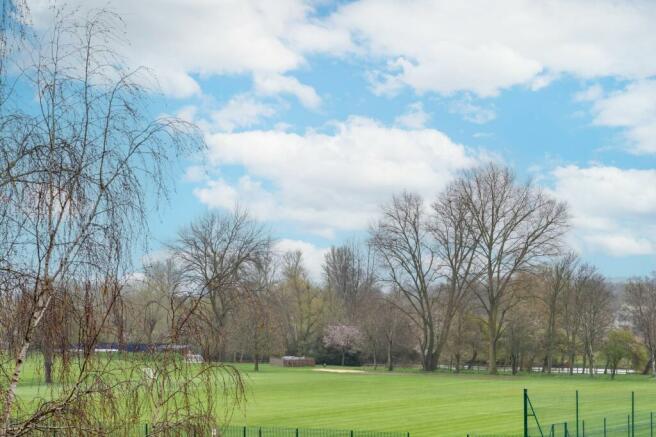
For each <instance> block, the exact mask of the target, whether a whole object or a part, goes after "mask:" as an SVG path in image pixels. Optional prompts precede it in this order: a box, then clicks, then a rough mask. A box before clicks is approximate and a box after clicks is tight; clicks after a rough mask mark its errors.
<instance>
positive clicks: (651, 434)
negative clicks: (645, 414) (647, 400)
mask: <svg viewBox="0 0 656 437" xmlns="http://www.w3.org/2000/svg"><path fill="white" fill-rule="evenodd" d="M649 437H654V412H653V411H650V412H649Z"/></svg>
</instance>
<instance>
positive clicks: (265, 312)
mask: <svg viewBox="0 0 656 437" xmlns="http://www.w3.org/2000/svg"><path fill="white" fill-rule="evenodd" d="M567 230H568V215H567V206H566V205H565V204H562V203H560V202H558V201H556V200H555V199H553V198H551V197H549V196H548V195H547V194H545V193H544V192H543V191H542V190H540V189H539V188H538V187H535V186H534V185H532V184H531V183H520V182H518V181H517V178H516V176H515V175H514V173H513V172H512V171H511V170H510V169H509V168H507V167H503V166H500V165H497V164H486V165H484V166H482V167H479V168H476V169H474V170H470V171H467V172H464V173H463V174H461V175H460V176H459V177H457V178H456V179H455V180H454V181H453V182H452V183H451V184H449V185H448V186H447V187H446V188H445V189H444V190H443V191H441V192H440V193H439V194H438V195H437V196H436V197H435V199H434V200H433V201H432V202H431V203H430V204H427V203H425V202H424V201H423V199H422V198H421V197H420V196H418V195H416V194H413V193H408V192H402V193H400V194H398V195H395V196H393V197H392V198H391V200H390V201H389V202H388V203H386V204H384V205H381V207H380V213H379V216H378V218H377V220H376V221H375V222H374V223H373V224H372V225H371V227H370V229H369V236H368V238H367V239H364V240H362V241H359V242H358V241H355V240H353V241H349V242H346V243H345V244H342V245H339V246H333V247H331V248H330V250H329V251H327V253H326V254H325V257H324V262H323V265H322V276H321V278H312V277H311V276H310V275H309V273H308V270H307V267H306V266H305V265H304V259H303V254H302V252H300V251H292V252H286V253H281V252H279V251H277V250H276V248H275V247H276V246H275V240H274V239H273V238H272V237H271V235H270V233H269V232H267V231H266V229H265V228H264V227H263V226H262V225H261V224H259V223H258V222H257V221H255V220H254V219H252V218H251V217H250V216H249V215H248V212H247V211H246V210H243V209H239V208H236V209H235V210H233V211H223V212H210V213H208V214H206V215H205V216H203V217H201V218H199V219H196V220H195V221H193V222H192V223H191V224H190V225H189V226H187V227H185V228H183V229H182V230H180V232H179V233H178V235H177V237H176V238H175V239H173V240H172V241H171V242H170V243H169V245H168V251H167V254H168V256H167V257H166V259H164V260H160V261H157V262H154V263H152V264H150V265H149V266H148V267H147V268H146V270H145V275H144V278H143V281H141V282H139V283H136V282H135V283H134V284H133V285H132V287H131V289H130V291H129V292H128V293H126V294H125V299H126V300H129V301H130V305H129V306H130V307H132V308H133V314H132V315H129V314H126V316H125V318H124V319H123V320H122V321H121V323H123V324H125V325H126V327H124V328H122V329H121V331H124V332H130V333H131V334H130V335H131V337H130V339H129V341H134V342H142V341H146V342H157V341H161V340H162V339H164V338H166V333H167V332H168V331H169V330H170V329H171V324H175V317H174V315H173V314H168V313H167V311H166V310H164V309H163V308H164V307H166V306H167V305H168V306H169V307H170V304H168V303H167V304H166V305H164V304H163V302H170V301H172V300H176V301H178V302H180V304H181V305H182V304H183V303H184V302H188V303H187V305H190V304H191V303H190V302H193V303H194V305H197V311H195V313H194V317H195V318H196V319H195V320H194V322H193V323H195V324H196V325H197V326H198V329H199V330H202V331H203V332H206V333H208V334H211V335H208V336H207V337H204V338H203V341H202V342H201V343H199V344H197V345H196V346H197V347H198V348H199V350H201V351H202V353H203V355H204V356H205V357H207V358H208V359H214V360H217V361H226V360H228V361H243V360H248V361H252V362H253V363H254V365H255V368H256V369H257V368H258V366H259V363H260V362H261V361H262V360H265V359H266V358H267V357H269V356H274V355H275V356H279V355H285V354H287V355H302V356H312V357H314V358H316V359H317V360H318V361H319V362H326V363H332V364H342V365H343V364H373V365H375V366H378V365H379V364H381V365H382V364H383V363H385V365H386V366H387V367H388V368H389V369H390V370H391V369H393V367H394V365H395V363H402V364H406V365H414V363H419V364H420V365H421V367H422V369H423V370H426V371H432V370H435V369H437V368H438V366H439V365H442V366H447V365H448V366H449V367H451V368H453V369H454V370H455V371H460V370H461V369H463V368H471V367H473V366H481V365H482V366H486V368H487V370H488V371H489V372H490V373H496V372H497V366H498V365H504V366H507V367H509V368H510V369H511V370H512V372H513V373H517V372H519V371H521V370H524V371H531V370H532V369H534V368H536V367H538V368H540V371H544V372H551V371H552V369H553V368H554V367H555V366H559V367H566V368H567V369H568V371H569V372H570V373H574V372H575V369H585V370H580V371H584V372H587V373H590V374H591V375H593V374H594V373H595V367H596V366H603V367H604V368H605V369H606V371H607V372H611V373H612V374H613V375H614V373H615V370H616V369H617V367H618V366H620V365H623V366H626V367H635V368H640V369H639V370H643V369H645V371H646V370H648V368H650V369H652V370H651V371H652V372H653V367H654V359H653V357H654V353H655V352H656V351H655V349H654V347H653V344H654V341H653V339H654V335H655V334H656V331H655V330H656V303H653V304H652V303H651V300H654V299H655V298H656V288H655V284H656V279H655V278H654V277H646V278H636V279H632V280H630V281H627V282H626V283H624V284H615V283H613V282H611V281H609V280H608V279H606V278H605V277H604V276H603V275H602V274H601V273H600V272H599V271H598V269H597V268H595V267H594V266H592V265H590V264H588V263H585V262H583V261H582V260H581V259H579V257H578V256H577V255H576V254H574V253H573V252H571V251H569V250H568V249H567V247H566V244H565V242H564V237H565V236H566V232H567ZM620 340H621V341H620ZM126 341H127V340H126ZM185 341H193V340H192V339H186V340H185ZM648 363H649V366H647V364H648ZM641 366H642V367H641ZM577 371H578V370H577Z"/></svg>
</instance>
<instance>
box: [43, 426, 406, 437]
mask: <svg viewBox="0 0 656 437" xmlns="http://www.w3.org/2000/svg"><path fill="white" fill-rule="evenodd" d="M80 432H83V433H84V434H93V435H102V436H108V437H114V436H116V437H159V436H166V437H168V436H180V437H205V436H207V437H410V433H409V432H388V431H361V430H343V429H342V430H340V429H312V428H282V427H271V426H235V425H231V426H216V427H212V426H204V427H202V428H194V427H190V428H186V427H178V428H169V427H166V428H161V427H157V426H153V425H149V424H142V425H138V426H130V427H118V428H113V429H111V430H107V429H94V430H86V431H83V430H80V429H73V428H65V427H60V426H54V425H45V426H40V427H39V428H38V429H36V430H34V432H33V433H32V434H41V435H43V436H59V437H68V436H77V435H80Z"/></svg>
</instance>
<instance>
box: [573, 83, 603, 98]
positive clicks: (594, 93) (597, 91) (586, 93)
mask: <svg viewBox="0 0 656 437" xmlns="http://www.w3.org/2000/svg"><path fill="white" fill-rule="evenodd" d="M603 95H604V89H603V88H602V87H601V85H599V84H594V85H591V86H589V87H587V88H586V89H584V90H583V91H579V92H578V93H576V94H574V101H576V102H594V101H595V100H599V99H601V98H602V97H603Z"/></svg>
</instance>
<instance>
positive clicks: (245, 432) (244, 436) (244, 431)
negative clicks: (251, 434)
mask: <svg viewBox="0 0 656 437" xmlns="http://www.w3.org/2000/svg"><path fill="white" fill-rule="evenodd" d="M244 437H246V427H245V426H244Z"/></svg>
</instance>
